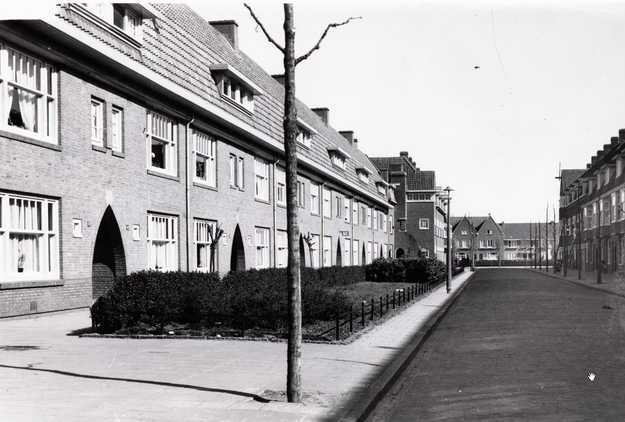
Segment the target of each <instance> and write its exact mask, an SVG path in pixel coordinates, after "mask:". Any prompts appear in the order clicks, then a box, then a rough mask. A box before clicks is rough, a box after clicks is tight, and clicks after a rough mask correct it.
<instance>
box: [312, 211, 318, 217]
mask: <svg viewBox="0 0 625 422" xmlns="http://www.w3.org/2000/svg"><path fill="white" fill-rule="evenodd" d="M310 215H314V216H315V217H319V216H320V214H319V213H318V212H312V211H311V212H310Z"/></svg>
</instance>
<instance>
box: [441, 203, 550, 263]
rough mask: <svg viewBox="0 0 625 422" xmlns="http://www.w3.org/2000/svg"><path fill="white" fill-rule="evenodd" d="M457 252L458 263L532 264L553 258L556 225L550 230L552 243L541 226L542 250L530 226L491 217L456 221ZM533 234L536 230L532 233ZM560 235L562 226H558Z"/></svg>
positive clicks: (455, 242)
mask: <svg viewBox="0 0 625 422" xmlns="http://www.w3.org/2000/svg"><path fill="white" fill-rule="evenodd" d="M451 221H452V222H453V235H452V238H453V240H454V241H453V249H454V257H455V258H456V259H471V256H473V259H474V260H476V261H500V260H503V261H528V262H530V261H532V262H533V260H534V258H535V257H536V258H538V256H539V255H538V253H539V251H540V257H541V259H542V260H544V259H545V257H546V256H547V255H548V256H549V259H552V256H553V227H554V226H553V224H551V223H550V224H551V225H550V226H549V239H545V237H544V231H545V225H544V223H541V233H542V237H541V241H540V250H539V248H538V246H539V243H538V239H535V238H534V236H535V235H534V234H532V235H531V236H530V223H503V222H502V223H497V222H495V220H494V219H493V217H492V216H491V215H490V214H489V215H488V216H485V217H467V216H465V217H452V219H451ZM531 230H532V233H533V231H534V230H536V226H534V228H532V229H531ZM555 230H556V234H558V233H559V225H558V224H556V226H555Z"/></svg>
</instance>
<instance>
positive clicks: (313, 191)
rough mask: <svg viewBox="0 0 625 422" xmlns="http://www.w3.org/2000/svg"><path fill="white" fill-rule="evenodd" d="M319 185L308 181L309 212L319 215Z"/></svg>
mask: <svg viewBox="0 0 625 422" xmlns="http://www.w3.org/2000/svg"><path fill="white" fill-rule="evenodd" d="M320 191H321V185H320V184H318V183H315V182H310V213H311V214H312V215H320V213H321V206H320V202H321V195H320Z"/></svg>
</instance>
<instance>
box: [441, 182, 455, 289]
mask: <svg viewBox="0 0 625 422" xmlns="http://www.w3.org/2000/svg"><path fill="white" fill-rule="evenodd" d="M443 190H444V191H445V192H446V193H447V195H446V197H445V199H446V200H447V285H446V287H447V293H448V294H449V292H451V275H452V268H451V267H452V256H451V192H452V191H453V189H452V188H450V187H449V186H447V187H446V188H445V189H443Z"/></svg>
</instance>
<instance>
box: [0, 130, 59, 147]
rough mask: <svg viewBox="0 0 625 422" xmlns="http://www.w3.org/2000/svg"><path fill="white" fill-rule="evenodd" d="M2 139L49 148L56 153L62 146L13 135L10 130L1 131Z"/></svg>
mask: <svg viewBox="0 0 625 422" xmlns="http://www.w3.org/2000/svg"><path fill="white" fill-rule="evenodd" d="M0 137H4V138H9V139H13V140H14V141H19V142H24V143H26V144H31V145H37V146H39V147H43V148H48V149H51V150H54V151H61V147H60V145H57V144H51V143H49V142H45V141H40V140H39V139H35V138H31V137H28V136H24V135H20V134H17V133H13V132H10V131H8V130H3V129H0Z"/></svg>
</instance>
